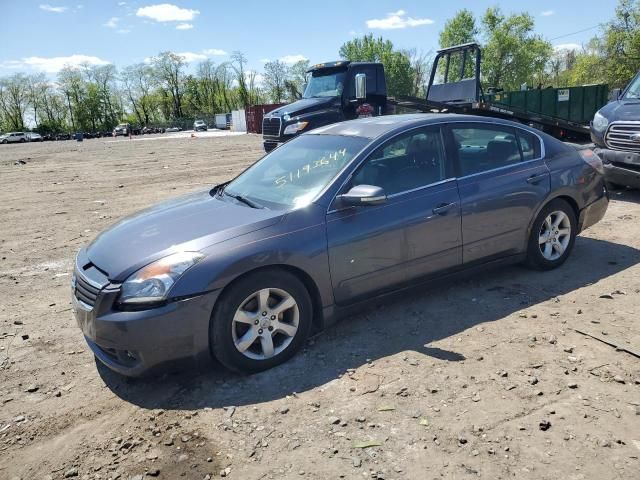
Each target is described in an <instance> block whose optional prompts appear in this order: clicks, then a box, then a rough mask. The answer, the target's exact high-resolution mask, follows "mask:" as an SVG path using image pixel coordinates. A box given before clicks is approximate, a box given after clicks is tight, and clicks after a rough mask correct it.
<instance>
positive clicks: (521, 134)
mask: <svg viewBox="0 0 640 480" xmlns="http://www.w3.org/2000/svg"><path fill="white" fill-rule="evenodd" d="M516 132H517V136H518V141H519V142H520V150H521V151H522V160H523V161H525V162H526V161H527V160H533V159H536V158H540V157H541V150H542V149H541V147H540V139H539V138H538V137H537V136H535V135H534V134H533V133H531V132H527V131H525V130H519V129H516Z"/></svg>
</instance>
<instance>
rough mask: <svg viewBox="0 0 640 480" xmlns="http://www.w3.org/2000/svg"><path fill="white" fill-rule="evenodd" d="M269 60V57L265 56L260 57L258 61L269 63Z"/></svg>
mask: <svg viewBox="0 0 640 480" xmlns="http://www.w3.org/2000/svg"><path fill="white" fill-rule="evenodd" d="M270 61H271V59H270V58H266V57H265V58H261V59H260V63H269V62H270Z"/></svg>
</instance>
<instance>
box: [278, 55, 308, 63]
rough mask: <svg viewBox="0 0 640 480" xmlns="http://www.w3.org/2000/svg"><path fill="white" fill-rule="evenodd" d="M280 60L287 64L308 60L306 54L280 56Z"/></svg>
mask: <svg viewBox="0 0 640 480" xmlns="http://www.w3.org/2000/svg"><path fill="white" fill-rule="evenodd" d="M279 60H280V61H281V62H282V63H286V64H287V65H293V64H294V63H297V62H302V61H303V60H307V57H305V56H304V55H285V56H284V57H280V58H279Z"/></svg>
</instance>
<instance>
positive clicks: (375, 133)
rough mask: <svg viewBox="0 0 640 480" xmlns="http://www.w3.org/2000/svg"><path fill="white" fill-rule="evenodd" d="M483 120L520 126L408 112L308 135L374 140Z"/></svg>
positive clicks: (336, 125) (338, 125) (471, 117)
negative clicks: (409, 130) (414, 129)
mask: <svg viewBox="0 0 640 480" xmlns="http://www.w3.org/2000/svg"><path fill="white" fill-rule="evenodd" d="M461 121H465V122H476V121H477V122H482V123H493V124H502V125H508V126H512V127H513V126H519V127H522V125H519V124H516V123H514V122H511V121H508V120H501V119H498V118H492V117H481V116H478V115H461V114H457V113H408V114H402V115H383V116H379V117H367V118H358V119H356V120H347V121H346V122H340V123H333V124H331V125H327V126H325V127H320V128H316V129H315V130H312V131H310V132H309V133H307V134H306V135H344V136H350V137H364V138H368V139H371V140H373V139H374V138H378V137H380V136H382V135H386V134H387V133H393V132H396V131H403V130H406V129H407V128H411V127H419V126H421V125H430V124H435V123H442V122H461Z"/></svg>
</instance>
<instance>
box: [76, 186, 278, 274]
mask: <svg viewBox="0 0 640 480" xmlns="http://www.w3.org/2000/svg"><path fill="white" fill-rule="evenodd" d="M232 202H233V203H232ZM283 213H284V212H283V211H277V210H267V209H256V208H251V207H248V206H244V205H241V204H236V203H235V201H234V200H231V199H229V201H227V200H226V199H225V200H222V199H220V198H219V197H218V196H217V195H213V196H212V195H210V193H209V191H205V192H197V193H193V194H190V195H186V196H183V197H178V198H176V199H173V200H169V201H166V202H163V203H160V204H158V205H155V206H153V207H151V208H149V209H147V210H143V211H142V212H139V213H137V214H134V215H132V216H129V217H127V218H125V219H123V220H121V221H119V222H118V223H116V224H115V225H113V226H112V227H110V228H108V229H107V230H105V231H103V232H102V233H101V234H100V235H98V237H96V239H95V240H94V241H93V242H91V244H90V245H89V246H88V247H87V256H88V258H89V260H90V261H91V263H93V264H94V265H95V266H96V267H98V268H99V269H100V270H102V271H104V272H106V273H107V275H108V277H109V279H110V280H111V281H124V280H125V279H126V278H127V277H128V276H129V275H131V274H132V273H133V272H135V271H136V270H138V269H140V268H141V267H143V266H145V265H147V264H149V263H151V262H153V261H155V260H157V259H159V258H162V257H165V256H167V255H170V254H171V253H174V252H177V251H199V250H201V249H203V248H205V247H208V246H210V245H213V244H215V243H220V242H223V241H225V240H228V239H231V238H234V237H237V236H239V235H244V234H247V233H250V232H253V231H256V230H259V229H262V228H265V227H267V226H269V225H272V224H274V223H276V222H277V221H279V220H280V218H282V216H283Z"/></svg>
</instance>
